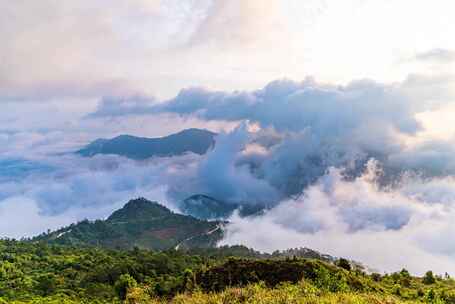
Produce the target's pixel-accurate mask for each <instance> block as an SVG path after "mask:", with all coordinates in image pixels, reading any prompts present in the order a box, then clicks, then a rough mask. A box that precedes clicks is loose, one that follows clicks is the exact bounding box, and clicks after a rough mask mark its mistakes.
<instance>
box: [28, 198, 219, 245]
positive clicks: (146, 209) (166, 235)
mask: <svg viewBox="0 0 455 304" xmlns="http://www.w3.org/2000/svg"><path fill="white" fill-rule="evenodd" d="M221 226H222V223H221V222H218V221H205V220H199V219H196V218H194V217H192V216H187V215H181V214H176V213H173V212H172V211H170V210H169V209H168V208H166V207H164V206H162V205H160V204H158V203H157V202H151V201H148V200H146V199H144V198H139V199H135V200H131V201H129V202H128V203H127V204H126V205H125V206H124V207H123V208H121V209H120V210H117V211H115V212H114V213H112V214H111V216H109V217H108V218H107V219H106V220H96V221H88V220H84V221H82V222H79V223H77V224H72V225H70V226H68V227H64V228H61V229H59V230H57V231H54V232H51V233H47V234H42V235H40V236H37V237H35V238H33V239H32V241H41V242H42V241H44V242H48V243H52V244H61V245H93V246H102V247H106V248H118V249H132V248H134V247H138V248H145V249H155V250H166V249H170V248H175V247H178V248H192V247H212V246H214V245H215V244H216V242H217V241H218V240H220V239H221V237H222V228H221Z"/></svg>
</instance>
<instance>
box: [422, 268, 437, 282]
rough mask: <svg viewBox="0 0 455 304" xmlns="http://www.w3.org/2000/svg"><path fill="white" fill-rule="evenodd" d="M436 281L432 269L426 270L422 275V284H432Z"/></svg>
mask: <svg viewBox="0 0 455 304" xmlns="http://www.w3.org/2000/svg"><path fill="white" fill-rule="evenodd" d="M435 282H436V279H435V277H434V275H433V271H431V270H430V271H427V272H426V273H425V276H424V277H423V283H424V284H427V285H430V284H434V283H435Z"/></svg>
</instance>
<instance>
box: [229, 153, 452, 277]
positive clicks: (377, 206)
mask: <svg viewBox="0 0 455 304" xmlns="http://www.w3.org/2000/svg"><path fill="white" fill-rule="evenodd" d="M376 166H377V162H375V161H370V162H369V165H368V166H367V168H366V170H365V173H364V174H363V175H362V176H360V177H359V178H356V179H355V180H352V181H349V180H346V179H343V178H342V177H341V175H340V171H339V170H337V169H331V170H330V171H329V172H328V173H327V174H326V175H324V176H323V177H322V178H321V179H320V180H319V181H318V182H317V183H316V184H314V185H312V186H310V187H309V188H307V189H306V190H305V193H304V195H302V196H301V197H300V198H299V199H297V200H287V201H283V202H282V203H280V204H279V205H278V206H276V207H275V208H273V209H271V210H269V211H266V213H265V214H264V215H261V216H256V217H251V218H240V217H238V216H237V215H234V216H233V217H232V218H231V219H230V221H231V223H230V224H229V225H228V226H227V234H226V238H225V239H224V241H223V242H222V243H224V244H238V243H241V244H245V245H247V246H253V247H255V248H258V249H261V250H265V251H273V250H276V249H280V248H285V247H298V246H307V247H310V248H316V249H319V250H321V251H323V252H329V253H332V254H334V255H337V256H347V257H350V258H354V259H357V260H360V261H363V262H364V263H366V264H367V265H369V266H370V267H373V268H376V269H379V270H382V271H396V270H399V269H401V268H402V267H406V268H408V269H410V270H411V271H412V272H414V273H419V274H421V273H423V272H425V271H426V270H428V269H429V268H430V267H431V268H432V269H433V270H435V271H437V272H439V273H443V272H445V271H448V270H450V269H452V268H453V267H454V266H455V261H454V260H453V251H451V249H452V246H451V245H450V244H449V243H450V242H447V239H446V238H445V236H447V233H448V232H449V231H450V230H451V229H452V227H453V225H452V218H453V216H454V215H455V209H454V205H453V195H454V190H453V189H454V184H453V178H439V179H431V180H422V179H420V178H419V177H413V178H410V177H407V178H405V179H403V180H402V183H401V184H400V186H398V187H396V188H393V189H392V188H390V189H387V190H385V189H383V188H381V187H379V186H378V185H377V184H376V182H375V180H376V179H377V178H378V175H377V174H378V170H377V167H376ZM449 272H450V271H449Z"/></svg>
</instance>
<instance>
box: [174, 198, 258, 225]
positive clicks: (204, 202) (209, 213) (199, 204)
mask: <svg viewBox="0 0 455 304" xmlns="http://www.w3.org/2000/svg"><path fill="white" fill-rule="evenodd" d="M179 209H180V210H181V211H182V213H184V214H188V215H191V216H194V217H196V218H199V219H203V220H209V219H227V218H228V217H229V216H231V215H232V213H233V212H234V211H235V210H236V209H237V210H239V214H240V216H250V215H254V214H258V213H260V212H262V211H263V210H265V209H266V206H265V205H260V204H256V205H248V204H238V203H229V202H225V201H221V200H218V199H216V198H213V197H210V196H208V195H204V194H195V195H192V196H190V197H188V198H186V199H185V200H183V201H182V202H181V203H180V205H179Z"/></svg>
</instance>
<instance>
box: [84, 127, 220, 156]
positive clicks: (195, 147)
mask: <svg viewBox="0 0 455 304" xmlns="http://www.w3.org/2000/svg"><path fill="white" fill-rule="evenodd" d="M215 136H216V133H213V132H211V131H208V130H202V129H194V128H193V129H186V130H183V131H181V132H178V133H175V134H171V135H169V136H165V137H160V138H146V137H136V136H131V135H120V136H117V137H114V138H112V139H103V138H100V139H97V140H95V141H93V142H92V143H90V144H88V145H87V146H86V147H84V148H82V149H81V150H79V151H77V152H76V153H78V154H80V155H82V156H86V157H91V156H94V155H97V154H114V155H121V156H124V157H128V158H132V159H138V160H141V159H146V158H150V157H154V156H157V157H163V156H175V155H182V154H184V153H187V152H192V153H196V154H200V155H202V154H205V153H206V152H207V151H208V150H209V149H210V148H211V147H213V145H214V144H215Z"/></svg>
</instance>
